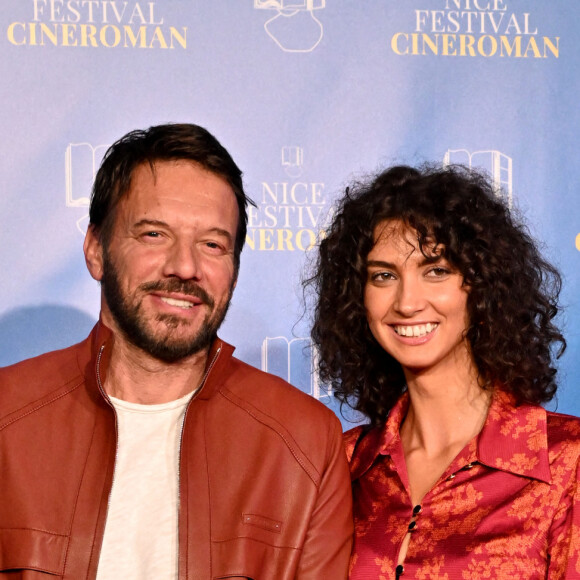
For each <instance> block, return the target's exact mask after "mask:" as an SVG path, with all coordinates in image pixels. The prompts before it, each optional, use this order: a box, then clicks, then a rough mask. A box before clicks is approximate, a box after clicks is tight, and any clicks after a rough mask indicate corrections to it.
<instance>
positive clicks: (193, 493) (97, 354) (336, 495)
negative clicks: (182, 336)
mask: <svg viewBox="0 0 580 580" xmlns="http://www.w3.org/2000/svg"><path fill="white" fill-rule="evenodd" d="M112 340H113V338H112V335H111V333H110V331H109V330H108V329H107V328H106V327H104V326H103V325H102V323H98V324H97V326H96V327H95V329H94V330H93V332H92V333H91V335H90V336H89V337H88V338H87V340H85V341H84V342H82V343H80V344H78V345H75V346H73V347H70V348H68V349H64V350H62V351H55V352H53V353H48V354H46V355H42V356H40V357H37V358H35V359H30V360H28V361H24V362H22V363H19V364H17V365H13V366H11V367H6V368H4V369H0V410H1V411H0V465H1V470H0V497H1V498H2V499H1V501H0V578H2V577H6V578H13V579H18V580H37V579H45V580H46V579H48V578H51V577H52V578H61V579H62V580H81V579H85V578H86V579H93V578H95V576H96V570H97V566H98V559H99V553H100V547H101V543H102V538H103V531H104V525H105V521H106V514H107V507H108V499H109V493H110V490H111V486H112V479H113V472H114V466H115V453H116V445H117V441H116V418H115V412H114V410H113V408H112V407H111V405H110V403H109V402H108V399H107V397H106V395H105V394H104V393H103V392H102V391H101V390H100V387H99V384H98V380H97V374H98V373H100V375H101V380H102V381H104V377H105V374H106V369H107V364H108V358H109V356H110V352H111V349H112ZM233 350H234V349H233V347H231V346H230V345H227V344H226V343H224V342H223V341H221V340H219V339H218V340H216V341H215V343H214V345H213V346H212V349H211V352H210V356H209V358H208V360H209V361H211V362H210V366H211V368H210V370H209V374H208V376H207V380H206V382H205V384H204V387H203V388H202V390H201V391H200V392H199V393H198V394H197V395H196V397H195V398H194V399H192V401H191V402H190V404H189V406H188V408H187V411H186V417H185V421H184V428H183V436H182V445H181V454H180V504H179V579H180V580H185V579H189V580H210V579H212V578H214V579H216V578H224V579H225V578H259V579H260V580H268V579H272V580H290V579H293V578H301V579H312V580H315V579H316V580H320V579H322V578H332V579H333V580H335V579H336V580H340V579H341V578H346V574H347V572H346V570H347V566H348V559H349V554H350V548H351V535H352V519H351V492H350V484H349V475H348V468H347V464H346V457H345V454H344V451H343V449H342V443H341V428H340V423H339V422H338V420H337V419H336V417H335V416H334V414H333V413H332V412H331V411H329V410H328V409H326V408H325V407H324V406H323V405H321V404H320V403H319V402H318V401H316V400H314V399H313V398H312V397H309V396H308V395H305V394H304V393H301V392H300V391H298V390H297V389H294V388H293V387H291V386H290V385H288V384H287V383H285V382H284V381H282V380H281V379H278V378H277V377H273V376H271V375H267V374H265V373H263V372H261V371H259V370H257V369H254V368H252V367H250V366H248V365H246V364H245V363H243V362H241V361H239V360H237V359H235V358H234V357H233V356H232V353H233Z"/></svg>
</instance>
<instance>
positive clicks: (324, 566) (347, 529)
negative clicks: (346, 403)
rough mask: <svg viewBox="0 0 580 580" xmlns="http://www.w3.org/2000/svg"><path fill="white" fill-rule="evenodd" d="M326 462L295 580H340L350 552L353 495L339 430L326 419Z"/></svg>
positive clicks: (337, 422) (343, 576)
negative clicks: (327, 423)
mask: <svg viewBox="0 0 580 580" xmlns="http://www.w3.org/2000/svg"><path fill="white" fill-rule="evenodd" d="M326 448H327V454H326V457H327V462H326V469H325V470H324V472H323V474H322V478H321V482H320V489H319V491H318V498H317V501H316V505H315V507H314V510H313V513H312V518H311V520H310V525H309V527H308V532H307V535H306V541H305V543H304V547H303V551H302V556H301V559H300V566H299V569H298V574H297V576H296V578H297V580H323V579H328V580H331V579H332V580H343V579H346V577H347V573H348V564H349V559H350V552H351V548H352V534H353V520H352V492H351V487H350V477H349V471H348V464H347V461H346V454H345V452H344V447H343V444H342V429H341V426H340V422H339V421H338V419H337V418H336V417H334V416H333V417H331V418H330V419H329V425H328V441H327V447H326Z"/></svg>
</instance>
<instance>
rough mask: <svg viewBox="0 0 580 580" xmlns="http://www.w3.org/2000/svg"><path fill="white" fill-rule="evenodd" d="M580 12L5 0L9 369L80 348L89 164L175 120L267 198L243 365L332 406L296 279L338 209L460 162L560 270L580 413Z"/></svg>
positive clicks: (564, 367) (3, 325)
mask: <svg viewBox="0 0 580 580" xmlns="http://www.w3.org/2000/svg"><path fill="white" fill-rule="evenodd" d="M579 18H580V5H577V4H576V3H571V2H569V1H567V0H551V1H550V2H546V1H545V0H407V1H405V2H400V1H396V0H365V1H364V2H354V1H348V0H237V1H236V2H232V1H231V0H158V1H149V2H135V1H132V0H128V1H120V0H3V1H2V3H1V5H0V22H1V28H2V32H3V34H2V40H1V41H0V46H1V55H2V56H1V60H0V66H1V78H2V83H1V87H2V88H1V90H2V94H1V97H0V98H1V103H2V107H1V109H0V116H1V120H2V123H1V126H2V130H3V133H2V138H1V139H0V159H1V167H0V176H1V183H2V196H1V197H0V208H1V213H0V216H1V217H0V220H1V226H2V227H0V247H1V248H2V251H1V253H0V265H1V267H2V272H3V276H2V279H3V281H2V287H1V294H0V296H1V298H2V300H1V302H0V364H1V365H6V364H10V363H12V362H15V361H17V360H20V359H22V358H26V357H28V356H32V355H35V354H38V353H40V352H43V351H46V350H50V349H53V348H58V347H62V346H66V345H68V344H71V343H73V342H76V341H78V340H80V339H82V338H83V337H84V336H85V335H86V334H87V333H88V331H89V330H90V328H91V326H92V324H93V323H94V321H95V320H96V318H97V316H98V309H99V289H98V286H97V284H96V283H95V282H94V281H93V280H92V279H91V278H90V277H89V275H88V274H87V272H86V269H85V265H84V260H83V255H82V240H83V233H84V230H85V228H86V225H87V212H88V197H89V194H90V187H91V182H92V179H93V175H94V172H95V169H96V167H97V166H98V163H99V161H100V159H101V157H102V155H103V153H104V150H105V149H106V147H107V146H108V145H109V144H110V143H112V142H113V141H114V140H116V139H117V138H118V137H120V136H121V135H123V134H124V133H126V132H127V131H129V130H131V129H134V128H145V127H148V126H150V125H153V124H158V123H163V122H181V121H187V122H195V123H198V124H200V125H203V126H206V127H207V128H208V129H209V130H210V131H211V132H213V133H214V134H215V135H216V136H217V137H218V139H220V141H222V143H223V144H224V145H225V146H226V147H227V148H228V149H229V150H230V152H231V153H232V155H233V156H234V158H235V159H236V161H237V162H238V164H239V165H240V167H242V169H243V170H244V173H245V182H246V186H247V190H248V192H249V194H250V195H251V197H253V199H254V200H255V201H256V203H257V208H256V209H255V210H252V212H251V214H250V223H249V231H248V240H247V246H246V249H245V250H244V252H243V255H242V264H241V274H240V280H239V283H238V286H237V289H236V293H235V296H234V304H233V307H232V308H231V310H230V313H229V314H228V319H227V321H226V324H225V328H224V329H223V332H222V333H221V334H222V336H223V337H224V338H225V339H226V340H228V341H230V342H232V343H233V344H235V345H237V354H238V356H239V357H240V358H242V359H244V360H246V361H247V362H249V363H251V364H254V365H256V366H258V367H262V368H264V369H268V370H270V371H272V372H275V373H277V374H280V375H282V376H284V377H286V378H289V379H290V380H291V381H292V382H294V383H295V384H296V385H297V386H299V387H300V388H302V389H303V390H305V391H306V392H309V393H311V394H313V395H314V396H318V397H320V398H321V400H323V401H326V402H330V398H329V397H327V396H325V393H324V391H323V390H322V389H321V388H320V385H318V383H317V382H316V380H315V378H314V377H313V375H312V374H311V366H312V357H311V356H310V354H309V352H308V348H307V347H308V344H309V341H308V339H307V338H305V337H307V336H308V323H307V320H305V319H301V318H300V315H301V314H302V308H301V303H300V300H301V290H300V277H301V273H302V272H303V269H304V266H305V263H306V262H307V260H308V258H309V254H310V252H309V248H310V247H311V245H312V244H313V242H314V240H315V239H316V236H317V235H318V233H319V232H320V230H321V229H323V228H324V225H325V223H326V221H327V220H328V218H329V213H330V212H331V208H332V204H333V200H334V199H335V198H336V197H337V196H338V195H340V193H341V191H342V189H343V188H344V186H345V184H346V183H347V182H348V180H349V179H351V178H352V177H356V176H360V175H361V174H364V173H366V172H371V171H374V170H376V169H377V168H379V167H381V166H384V165H387V164H390V163H393V162H404V163H411V164H413V163H419V162H422V161H426V160H429V161H432V160H440V161H442V162H456V161H457V162H461V163H467V164H472V165H474V166H478V167H484V168H485V169H487V170H488V171H489V172H490V173H491V175H492V177H493V179H494V180H495V182H496V183H497V185H498V186H502V187H503V191H504V195H507V196H508V197H509V199H510V201H511V203H512V204H513V205H514V206H515V207H517V208H518V209H519V210H521V211H522V212H523V213H524V215H525V216H526V218H527V220H528V221H529V223H530V227H531V230H532V233H533V234H534V235H535V236H536V237H537V238H539V239H540V240H542V241H543V242H544V243H545V245H546V253H547V255H548V256H549V257H550V259H551V260H552V261H554V262H555V263H556V264H557V265H558V266H559V267H560V268H561V270H562V271H563V274H564V283H565V286H564V292H563V302H564V304H565V305H566V311H565V314H564V316H563V317H562V319H561V322H562V323H563V324H564V327H565V329H566V336H567V339H568V342H569V347H568V350H567V352H566V354H565V355H564V357H563V358H562V360H561V364H560V368H561V390H560V392H559V396H558V402H557V407H558V410H560V411H562V412H568V413H572V414H577V415H578V414H580V402H579V400H578V397H577V395H576V389H577V386H576V383H577V381H576V377H575V372H574V371H575V366H576V365H575V363H576V361H577V359H578V355H579V351H580V337H579V332H578V326H580V304H579V301H578V295H579V288H580V268H579V266H578V265H579V261H580V253H579V251H580V233H579V232H580V208H579V204H578V202H577V201H576V197H577V192H576V189H577V184H578V181H579V179H578V177H579V176H578V174H579V167H578V164H577V163H576V157H577V148H578V144H577V143H578V140H577V134H578V129H579V123H578V121H579V112H578V110H579V108H578V95H579V94H580V82H579V59H580V50H579V49H580V40H579V39H578V35H577V26H578V24H577V23H578V19H579ZM305 347H306V349H305ZM554 406H555V405H552V408H553V407H554Z"/></svg>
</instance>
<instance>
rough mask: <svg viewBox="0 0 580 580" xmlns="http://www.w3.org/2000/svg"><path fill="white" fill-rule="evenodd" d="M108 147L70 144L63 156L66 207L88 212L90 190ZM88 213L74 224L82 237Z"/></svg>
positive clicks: (86, 224)
mask: <svg viewBox="0 0 580 580" xmlns="http://www.w3.org/2000/svg"><path fill="white" fill-rule="evenodd" d="M107 148H108V145H97V146H96V147H94V146H93V145H91V144H90V143H70V144H69V145H68V147H67V148H66V151H65V155H64V173H65V191H66V207H72V208H79V207H80V208H86V209H87V210H88V207H89V204H90V197H91V188H92V186H93V181H94V180H95V175H96V174H97V170H98V169H99V166H100V164H101V161H102V159H103V156H104V155H105V152H106V151H107ZM88 218H89V214H88V211H86V213H84V214H83V215H82V216H81V217H80V218H79V219H78V220H77V222H76V226H77V229H78V230H79V232H80V233H81V234H82V235H83V236H84V235H85V233H86V231H87V226H88Z"/></svg>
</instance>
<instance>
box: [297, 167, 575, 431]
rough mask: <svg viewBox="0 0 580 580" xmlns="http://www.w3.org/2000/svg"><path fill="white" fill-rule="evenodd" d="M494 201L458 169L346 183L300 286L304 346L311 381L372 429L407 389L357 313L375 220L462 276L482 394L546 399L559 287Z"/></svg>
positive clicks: (397, 170)
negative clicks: (305, 290)
mask: <svg viewBox="0 0 580 580" xmlns="http://www.w3.org/2000/svg"><path fill="white" fill-rule="evenodd" d="M496 193H497V192H496V191H495V190H494V187H493V186H492V185H491V184H490V183H489V181H488V180H487V179H486V178H485V177H484V176H483V175H482V174H480V173H477V172H476V171H473V170H471V169H467V168H464V167H461V166H449V167H445V168H435V167H432V166H426V167H423V168H420V169H414V168H411V167H405V166H398V167H393V168H390V169H388V170H386V171H384V172H382V173H380V174H379V175H378V176H376V177H375V178H374V179H373V180H372V181H370V182H367V183H356V184H354V185H353V186H351V187H350V188H348V189H347V190H346V195H345V196H344V198H343V199H342V200H341V201H340V202H339V205H338V209H337V213H336V215H335V217H334V220H333V222H332V224H331V225H330V228H329V229H328V231H327V233H326V236H325V238H324V239H323V240H322V242H321V243H320V251H319V255H318V259H317V262H316V267H315V272H314V274H313V276H312V277H311V278H310V279H309V280H307V281H306V284H307V286H308V287H310V288H312V289H313V290H314V291H315V293H316V295H317V303H316V306H315V309H314V321H313V328H312V338H313V341H314V343H315V345H316V346H317V348H318V350H319V356H320V361H319V373H320V377H321V379H322V380H323V381H324V382H325V383H327V384H328V385H329V386H331V387H332V389H333V391H334V394H335V396H336V397H337V398H338V399H339V400H340V401H341V403H347V404H348V405H349V406H351V407H352V408H354V409H356V410H357V411H360V412H362V413H363V414H364V415H366V416H367V417H368V418H369V419H370V421H371V424H373V425H378V424H381V423H382V422H384V421H385V419H386V417H387V415H388V413H389V411H390V409H391V408H392V407H393V405H394V403H395V402H396V400H397V399H398V398H399V396H400V395H401V394H402V392H403V391H404V390H405V388H406V386H405V377H404V374H403V370H402V368H401V365H400V364H399V363H398V362H397V361H396V360H395V359H394V358H392V357H391V356H390V355H389V354H388V353H387V352H385V351H384V350H383V348H382V347H381V346H380V345H379V344H378V343H377V341H376V340H375V338H374V337H373V335H372V334H371V332H370V330H369V327H368V324H367V319H366V311H365V306H364V303H363V297H364V288H365V284H366V280H367V263H366V262H367V256H368V254H369V252H370V251H371V249H372V248H373V245H374V238H373V236H374V231H375V228H376V226H377V225H378V224H380V223H381V222H383V221H385V220H400V221H401V222H403V223H404V224H405V225H406V226H408V227H409V228H411V229H413V230H415V231H416V232H417V237H418V243H419V247H420V249H421V251H422V252H423V253H425V252H426V251H428V249H429V248H433V244H435V245H436V246H439V247H440V248H441V251H442V256H443V257H444V258H445V259H446V260H447V261H448V262H449V263H450V264H451V265H452V266H453V267H454V268H456V269H457V270H458V271H459V272H460V273H461V274H462V276H463V278H464V284H465V285H466V286H468V287H469V294H468V299H467V310H468V315H469V327H468V329H467V331H466V338H467V340H468V342H469V344H470V347H471V353H472V355H473V359H474V362H475V364H476V366H477V369H478V372H479V377H480V381H481V384H482V386H483V387H484V388H491V387H492V386H493V385H494V384H500V385H501V386H502V388H503V389H505V390H506V391H508V392H510V393H512V394H513V395H514V397H515V400H516V404H521V403H524V402H527V403H532V404H540V403H543V402H547V401H550V400H551V399H552V397H553V396H554V394H555V392H556V388H557V386H556V382H555V375H556V369H555V368H554V366H553V355H554V354H555V355H556V357H559V356H560V355H561V354H562V352H563V351H564V349H565V347H566V342H565V340H564V337H563V336H562V334H561V333H560V331H559V329H558V328H557V327H556V326H555V325H554V323H553V319H554V317H555V316H556V314H557V313H558V296H559V293H560V288H561V278H560V275H559V273H558V271H557V270H556V269H555V268H554V267H553V266H551V265H550V264H549V263H548V262H547V261H546V260H544V258H542V256H541V255H540V252H539V250H538V248H537V246H536V243H535V242H534V240H533V239H532V238H531V237H530V235H529V233H528V232H527V230H526V228H525V226H523V225H522V224H519V223H517V222H516V221H515V219H514V217H513V216H512V214H511V213H510V210H509V208H508V207H507V206H506V204H505V203H504V202H503V201H502V200H501V199H500V198H499V197H498V196H496ZM553 347H554V348H553Z"/></svg>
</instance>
